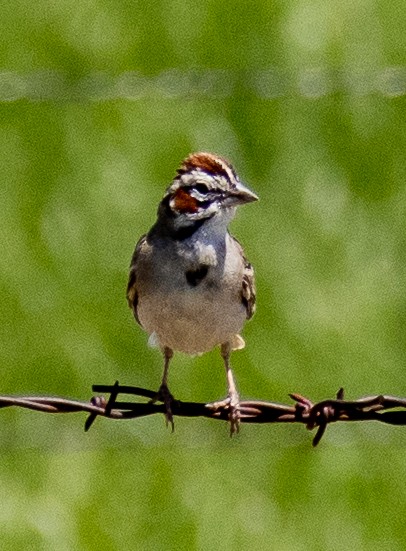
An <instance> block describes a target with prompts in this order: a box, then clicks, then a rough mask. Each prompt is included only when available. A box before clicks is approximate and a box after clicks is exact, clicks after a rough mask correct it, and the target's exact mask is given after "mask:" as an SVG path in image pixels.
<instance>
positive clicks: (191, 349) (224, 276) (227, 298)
mask: <svg viewBox="0 0 406 551" xmlns="http://www.w3.org/2000/svg"><path fill="white" fill-rule="evenodd" d="M160 245H161V246H160ZM160 245H159V244H158V245H157V246H156V247H151V248H150V250H149V251H148V255H146V257H145V258H144V259H143V260H144V261H143V263H142V264H143V267H144V269H143V270H142V273H140V274H139V275H140V277H137V288H138V309H137V313H138V317H139V320H140V322H141V324H142V326H143V327H144V329H145V330H146V331H147V332H148V333H149V334H150V335H151V334H153V333H154V334H155V335H156V339H157V340H158V343H159V345H160V346H168V347H170V348H172V349H173V350H176V351H181V352H185V353H187V354H199V353H202V352H207V351H209V350H211V349H212V348H214V347H215V346H216V345H218V344H222V343H224V342H228V341H233V340H234V337H235V335H237V334H238V333H239V332H240V331H241V329H242V327H243V324H244V321H245V319H246V311H245V307H244V306H243V304H242V302H241V285H242V277H243V270H244V265H243V260H242V258H241V255H240V254H237V253H238V252H239V251H238V250H237V248H236V246H235V243H234V241H233V240H232V238H230V236H228V234H227V237H226V246H224V240H223V245H222V246H221V247H217V246H213V244H204V243H203V242H202V241H196V243H193V246H191V247H189V248H188V250H187V251H185V250H184V247H185V244H184V242H183V243H182V242H180V243H177V244H175V245H173V244H172V245H171V244H168V243H164V244H162V243H161V244H160ZM179 247H181V254H179ZM202 264H204V265H207V266H208V272H207V275H206V276H205V277H204V278H203V279H202V280H201V281H200V282H199V283H198V284H197V285H196V286H191V285H190V283H188V282H187V279H186V276H185V273H186V272H187V271H188V270H191V269H194V268H197V267H198V266H201V265H202Z"/></svg>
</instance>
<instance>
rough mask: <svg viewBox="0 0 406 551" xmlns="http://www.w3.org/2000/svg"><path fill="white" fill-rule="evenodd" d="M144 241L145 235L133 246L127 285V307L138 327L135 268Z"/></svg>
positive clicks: (145, 239)
mask: <svg viewBox="0 0 406 551" xmlns="http://www.w3.org/2000/svg"><path fill="white" fill-rule="evenodd" d="M146 241H147V235H146V234H145V235H143V236H142V237H140V239H139V241H138V243H137V245H136V246H135V250H134V254H133V256H132V259H131V264H130V275H129V278H128V285H127V301H128V306H129V307H130V308H131V310H132V311H133V313H134V317H135V319H136V320H137V322H138V323H139V324H140V325H141V323H140V320H139V318H138V315H137V306H138V290H137V267H138V258H139V255H140V251H141V249H142V247H143V246H144V244H145V243H146Z"/></svg>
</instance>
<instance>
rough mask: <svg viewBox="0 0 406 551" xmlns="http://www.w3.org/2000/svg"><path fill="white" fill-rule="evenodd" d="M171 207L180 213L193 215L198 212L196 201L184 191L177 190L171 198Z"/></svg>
mask: <svg viewBox="0 0 406 551" xmlns="http://www.w3.org/2000/svg"><path fill="white" fill-rule="evenodd" d="M173 206H174V208H175V209H176V210H177V211H178V212H180V213H190V214H193V213H195V212H197V211H198V210H199V204H198V201H197V199H195V198H194V197H192V196H191V195H189V193H188V192H187V191H185V190H184V189H178V190H177V191H176V193H175V196H174V198H173Z"/></svg>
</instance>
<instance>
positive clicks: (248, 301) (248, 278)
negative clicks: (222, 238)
mask: <svg viewBox="0 0 406 551" xmlns="http://www.w3.org/2000/svg"><path fill="white" fill-rule="evenodd" d="M231 237H232V238H233V239H234V241H235V243H236V244H237V245H238V248H239V249H240V253H241V255H242V257H243V260H244V273H243V276H242V284H241V301H242V303H243V305H244V306H245V309H246V310H247V319H251V318H252V316H253V315H254V313H255V302H256V296H257V294H256V289H255V275H254V268H253V267H252V264H251V263H250V262H248V260H247V259H246V257H245V255H244V250H243V248H242V246H241V243H240V242H239V241H238V239H236V238H235V237H233V236H231Z"/></svg>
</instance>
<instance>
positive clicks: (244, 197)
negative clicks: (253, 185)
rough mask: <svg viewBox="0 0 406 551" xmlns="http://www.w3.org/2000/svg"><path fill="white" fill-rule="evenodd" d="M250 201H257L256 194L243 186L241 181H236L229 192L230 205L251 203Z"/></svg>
mask: <svg viewBox="0 0 406 551" xmlns="http://www.w3.org/2000/svg"><path fill="white" fill-rule="evenodd" d="M252 201H258V195H256V194H255V193H254V192H253V191H251V190H250V189H248V188H247V187H246V186H244V185H243V184H242V183H241V182H238V184H237V185H236V187H235V188H234V189H233V191H232V192H231V196H230V203H232V205H243V204H244V203H252ZM230 203H229V204H230ZM230 206H231V204H230Z"/></svg>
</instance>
